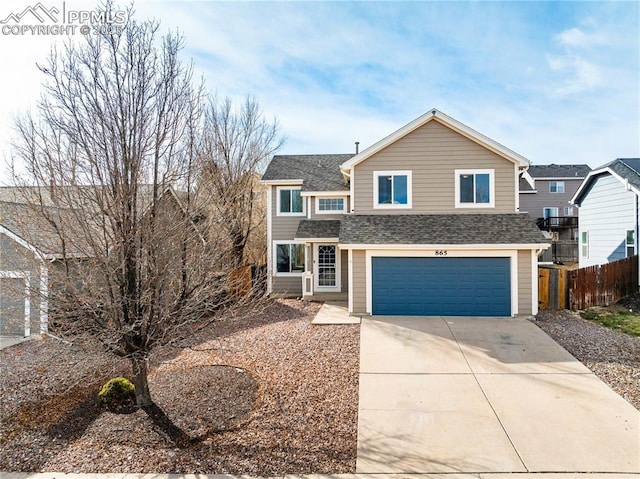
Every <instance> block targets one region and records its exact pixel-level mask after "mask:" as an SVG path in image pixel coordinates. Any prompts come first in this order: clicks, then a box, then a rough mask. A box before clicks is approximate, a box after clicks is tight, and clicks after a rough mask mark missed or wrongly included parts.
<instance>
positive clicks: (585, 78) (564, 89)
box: [548, 55, 603, 96]
mask: <svg viewBox="0 0 640 479" xmlns="http://www.w3.org/2000/svg"><path fill="white" fill-rule="evenodd" d="M548 62H549V67H550V68H551V69H552V70H553V71H556V72H560V73H562V74H563V77H562V78H561V79H560V80H559V81H558V82H557V83H556V84H555V85H554V86H553V91H554V93H555V94H556V95H560V96H564V95H573V94H576V93H584V92H587V91H590V90H593V89H595V88H597V87H599V86H600V85H601V84H602V82H603V75H602V72H601V69H600V68H599V67H598V66H597V65H594V64H593V63H590V62H588V61H586V60H585V59H584V58H581V57H580V56H576V55H564V56H560V57H553V56H551V57H549V58H548Z"/></svg>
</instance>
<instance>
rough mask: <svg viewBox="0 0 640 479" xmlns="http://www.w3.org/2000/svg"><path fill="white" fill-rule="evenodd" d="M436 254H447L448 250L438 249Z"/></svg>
mask: <svg viewBox="0 0 640 479" xmlns="http://www.w3.org/2000/svg"><path fill="white" fill-rule="evenodd" d="M436 256H447V250H446V249H437V250H436Z"/></svg>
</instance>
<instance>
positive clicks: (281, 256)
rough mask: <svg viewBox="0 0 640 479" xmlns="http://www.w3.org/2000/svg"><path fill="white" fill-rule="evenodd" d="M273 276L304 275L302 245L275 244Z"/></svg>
mask: <svg viewBox="0 0 640 479" xmlns="http://www.w3.org/2000/svg"><path fill="white" fill-rule="evenodd" d="M274 249H275V255H274V256H275V260H276V261H275V274H276V275H281V276H286V275H301V274H302V273H304V257H305V251H304V250H305V248H304V243H288V242H275V243H274Z"/></svg>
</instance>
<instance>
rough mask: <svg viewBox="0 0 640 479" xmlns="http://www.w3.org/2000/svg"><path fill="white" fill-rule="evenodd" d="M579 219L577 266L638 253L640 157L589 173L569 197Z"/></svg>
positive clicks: (613, 163)
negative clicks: (578, 259)
mask: <svg viewBox="0 0 640 479" xmlns="http://www.w3.org/2000/svg"><path fill="white" fill-rule="evenodd" d="M572 203H573V204H574V205H576V206H577V207H578V210H579V211H578V212H579V217H580V235H579V236H580V238H579V241H580V267H581V268H584V267H586V266H594V265H598V264H605V263H611V262H613V261H616V260H619V259H623V258H627V257H630V256H634V255H636V254H638V244H637V238H638V231H639V229H640V227H639V226H638V225H639V224H640V207H639V206H638V204H639V203H640V158H618V159H617V160H614V161H612V162H610V163H607V164H606V165H604V166H602V167H600V168H596V169H595V170H593V171H591V172H590V173H589V174H588V175H587V177H586V178H585V180H584V182H583V183H582V184H581V185H580V188H579V189H578V191H576V193H575V195H574V196H573V198H572Z"/></svg>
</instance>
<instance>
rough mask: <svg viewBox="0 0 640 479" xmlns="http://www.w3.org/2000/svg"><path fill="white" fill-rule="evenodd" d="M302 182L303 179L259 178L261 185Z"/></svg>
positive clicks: (294, 184) (286, 184) (295, 184)
mask: <svg viewBox="0 0 640 479" xmlns="http://www.w3.org/2000/svg"><path fill="white" fill-rule="evenodd" d="M303 182H304V180H303V179H298V180H260V183H261V184H263V185H283V186H289V185H293V186H298V185H301V184H302V183H303Z"/></svg>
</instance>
